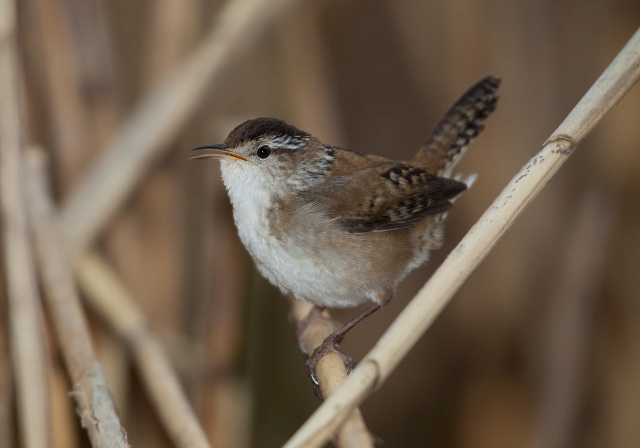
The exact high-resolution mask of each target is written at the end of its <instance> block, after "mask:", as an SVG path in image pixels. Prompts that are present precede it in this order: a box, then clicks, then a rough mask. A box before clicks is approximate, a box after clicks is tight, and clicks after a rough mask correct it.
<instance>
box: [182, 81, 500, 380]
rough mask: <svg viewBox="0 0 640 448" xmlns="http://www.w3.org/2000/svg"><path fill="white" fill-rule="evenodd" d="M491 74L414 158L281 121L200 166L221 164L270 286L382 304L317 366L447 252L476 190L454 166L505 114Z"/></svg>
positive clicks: (218, 148) (340, 301) (316, 300)
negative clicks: (448, 234) (449, 214)
mask: <svg viewBox="0 0 640 448" xmlns="http://www.w3.org/2000/svg"><path fill="white" fill-rule="evenodd" d="M499 84H500V80H499V79H497V78H495V77H492V76H487V77H486V78H484V79H482V80H480V81H479V82H478V83H477V84H475V85H474V86H473V87H471V88H470V89H469V90H468V91H467V92H466V93H465V94H464V95H463V96H462V97H461V98H460V99H459V100H458V101H457V102H456V103H455V104H454V105H453V107H452V108H451V109H450V110H449V111H448V112H447V114H446V115H445V117H444V118H443V119H442V120H441V121H440V123H439V124H438V126H437V127H436V129H435V131H434V133H433V135H432V136H431V138H430V139H429V140H428V141H427V142H426V143H425V144H424V145H423V146H422V147H421V148H420V149H419V150H418V152H417V153H416V155H415V156H414V157H413V159H411V160H409V161H408V162H396V161H393V160H389V159H386V158H384V157H380V156H375V155H369V154H364V153H360V152H355V151H351V150H348V149H343V148H338V147H336V146H332V145H327V144H324V143H322V142H320V140H318V139H317V138H315V137H313V136H312V135H310V134H308V133H307V132H304V131H301V130H300V129H297V128H295V127H294V126H291V125H289V124H287V123H285V122H284V121H281V120H277V119H274V118H256V119H253V120H249V121H246V122H244V123H242V124H240V125H239V126H237V127H236V128H235V129H234V130H233V131H231V133H230V134H229V136H228V137H227V139H226V140H225V142H224V143H223V144H217V145H205V146H200V147H198V148H194V151H198V153H197V154H196V155H194V156H193V157H192V158H194V159H201V158H213V159H218V160H220V162H221V163H220V166H221V170H222V180H223V182H224V185H225V187H226V189H227V192H228V194H229V198H230V200H231V204H232V205H233V217H234V220H235V223H236V226H237V228H238V233H239V235H240V239H241V240H242V242H243V243H244V245H245V247H246V248H247V250H248V251H249V253H250V254H251V256H252V257H253V259H254V261H255V263H256V265H257V267H258V269H259V270H260V272H261V273H262V275H264V276H265V277H266V278H267V279H268V280H269V281H270V282H271V283H273V284H274V285H276V286H277V287H279V288H280V290H282V292H283V293H285V294H287V293H290V294H292V295H293V296H294V297H296V298H297V299H300V300H307V301H309V302H311V303H313V304H314V305H316V306H317V307H337V308H345V307H355V306H358V305H361V304H364V303H371V305H370V306H369V307H368V308H366V309H365V310H364V311H363V312H362V313H361V314H359V315H358V316H357V317H356V318H354V319H353V320H352V321H351V322H349V323H348V324H346V325H345V326H344V327H342V328H340V329H339V330H338V331H336V332H335V333H334V334H332V335H331V336H329V337H328V338H327V339H326V340H325V341H324V343H323V344H322V345H321V346H319V347H318V348H316V349H315V351H314V352H313V353H312V354H311V356H310V357H309V359H308V361H307V368H308V370H309V372H310V374H311V377H312V379H313V380H314V382H315V377H314V372H315V365H316V363H317V362H318V360H319V359H320V358H322V356H324V355H325V354H326V353H327V352H328V351H329V350H332V349H334V350H336V351H337V352H338V353H339V354H341V355H342V356H343V359H345V363H346V364H347V367H348V368H349V369H350V368H352V367H353V365H354V363H353V361H352V360H351V358H349V357H348V356H347V355H346V354H344V353H342V352H341V351H339V349H338V348H337V347H336V344H337V343H338V342H339V341H340V340H341V339H342V337H343V336H344V334H345V333H346V332H347V331H349V330H350V329H351V328H353V327H354V326H355V325H356V324H358V323H359V322H361V321H362V320H364V319H365V318H366V317H367V316H369V315H371V314H372V313H373V312H375V311H376V310H378V309H379V308H381V307H382V306H384V305H386V304H387V303H388V302H389V301H390V300H391V298H392V297H393V295H394V293H395V291H396V286H397V285H398V283H399V282H400V281H401V280H402V279H403V278H404V277H406V276H407V274H409V272H411V271H412V270H413V269H415V268H416V267H418V266H420V265H421V264H423V263H424V262H425V261H427V259H428V258H429V252H430V251H431V250H432V249H436V248H438V247H440V245H441V244H442V240H443V227H444V220H445V217H446V211H447V210H448V209H449V208H451V206H452V200H453V199H454V198H455V197H456V196H458V195H459V194H460V193H461V192H462V191H464V190H465V189H466V188H467V185H466V184H465V183H464V182H462V181H460V180H459V179H458V178H451V177H450V176H451V170H452V168H453V167H454V165H455V164H456V163H457V162H458V160H459V159H460V157H461V156H462V155H463V154H464V152H465V150H466V149H467V146H468V145H469V143H470V142H471V141H472V140H473V139H474V138H475V137H476V136H477V135H478V134H479V133H480V131H482V129H483V128H484V120H485V119H486V118H487V117H488V116H489V114H490V113H491V112H493V110H494V109H495V107H496V102H497V99H498V97H497V95H496V92H497V89H498V86H499Z"/></svg>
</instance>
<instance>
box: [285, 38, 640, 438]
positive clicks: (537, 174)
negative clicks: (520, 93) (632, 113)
mask: <svg viewBox="0 0 640 448" xmlns="http://www.w3.org/2000/svg"><path fill="white" fill-rule="evenodd" d="M638 78H640V30H638V31H636V33H635V34H634V35H633V36H632V38H631V39H630V40H629V42H628V43H627V45H625V47H624V48H623V49H622V50H621V51H620V53H619V54H618V56H616V58H615V59H614V60H613V62H612V63H611V64H610V65H609V67H608V68H607V69H606V70H605V72H604V73H603V74H602V75H601V76H600V78H598V80H597V81H596V82H595V84H594V85H593V86H592V87H591V89H589V91H588V92H587V93H586V94H585V96H584V97H583V98H582V99H581V100H580V102H579V103H578V104H577V105H576V106H575V108H574V109H573V110H572V111H571V113H570V114H569V115H568V116H567V118H566V119H565V120H564V121H563V122H562V124H561V125H560V126H559V127H558V129H556V131H555V132H554V133H553V134H552V135H551V137H549V139H548V140H547V141H546V142H545V144H544V146H543V147H542V149H541V150H540V152H538V154H537V155H536V156H534V157H533V158H532V159H531V160H530V161H529V162H528V163H527V164H526V165H525V166H524V167H523V168H522V169H521V170H520V172H519V173H518V174H516V176H515V177H514V178H513V179H512V180H511V182H510V183H509V184H508V185H507V186H506V187H505V189H504V190H503V191H502V193H500V195H499V196H498V197H497V198H496V200H495V201H494V202H493V204H492V205H491V206H490V207H489V209H488V210H487V211H486V212H485V213H484V214H483V215H482V217H481V218H480V220H479V221H478V222H477V223H476V224H475V225H474V226H473V227H472V228H471V230H469V232H468V233H467V235H466V236H465V237H464V238H463V239H462V241H460V243H459V244H458V246H457V247H456V248H455V249H454V250H453V251H452V252H451V254H450V255H449V256H448V257H447V259H446V260H445V261H444V262H443V263H442V265H441V266H440V267H439V268H438V270H437V271H436V272H435V273H434V274H433V276H432V277H431V278H430V279H429V281H427V283H426V284H425V285H424V286H423V287H422V289H421V290H420V291H419V292H418V294H417V295H416V297H415V298H414V299H413V300H412V301H411V302H410V303H409V305H408V306H407V307H406V308H405V309H404V310H403V311H402V313H401V314H400V315H399V316H398V318H397V319H396V320H395V322H394V323H393V324H392V325H391V326H390V327H389V329H388V330H387V331H386V332H385V334H384V335H383V336H382V337H381V338H380V340H379V341H378V343H377V344H376V345H375V346H374V347H373V349H372V350H371V351H370V352H369V354H367V356H366V357H365V358H364V359H363V360H362V361H361V363H360V365H359V366H358V367H357V368H356V369H355V370H354V371H353V372H352V373H351V376H350V377H349V378H347V380H346V381H345V382H344V383H343V384H342V385H341V386H340V388H339V389H338V390H336V392H335V393H334V394H333V395H331V396H330V397H329V398H328V399H327V400H326V401H325V402H324V403H323V404H322V405H321V406H320V407H319V408H318V409H317V410H316V412H315V413H314V414H313V415H312V416H311V417H310V418H309V419H308V420H307V421H306V422H305V423H304V424H303V425H302V426H301V427H300V429H299V430H298V431H297V432H296V433H295V434H294V435H293V436H292V437H291V439H290V440H289V441H288V442H287V444H286V445H285V446H286V447H314V446H320V445H322V444H323V443H324V442H325V441H326V440H327V438H328V437H329V436H330V435H331V434H332V433H333V432H334V431H335V430H336V428H337V427H338V425H339V424H340V423H341V422H342V420H343V419H344V418H345V417H346V415H348V414H349V412H350V411H351V410H353V409H354V408H355V407H356V406H358V405H359V404H360V403H362V401H364V399H365V398H366V397H367V396H368V395H369V394H370V393H371V392H373V391H374V390H375V389H377V388H378V387H380V385H381V384H382V383H383V382H384V381H385V380H386V379H387V377H388V376H389V375H390V374H391V372H392V371H393V370H394V369H395V367H396V366H397V365H398V363H399V362H400V361H401V360H402V358H404V356H405V355H406V354H407V352H408V351H409V350H410V349H411V348H412V347H413V345H414V344H415V343H416V341H417V340H418V339H419V338H420V337H421V336H422V335H423V334H424V332H425V331H426V330H427V328H429V326H430V325H431V324H432V322H433V321H434V319H435V318H436V317H437V316H438V314H439V313H440V311H442V309H443V308H444V306H445V305H446V304H447V303H449V301H450V300H451V298H452V297H453V294H454V293H455V292H456V291H457V290H458V289H459V288H460V286H462V284H463V283H464V281H465V280H466V279H467V278H468V277H469V276H470V275H471V273H472V272H473V271H474V270H475V268H476V267H477V266H478V265H479V264H480V262H481V261H482V260H483V259H484V258H485V257H486V255H487V254H488V253H489V251H490V250H491V249H492V248H493V247H494V246H495V244H496V243H497V242H498V240H499V239H500V237H501V236H502V235H503V234H504V233H505V232H506V231H507V230H508V229H509V228H510V227H511V225H512V224H513V222H514V221H515V220H516V218H517V217H518V216H519V215H520V213H521V212H522V211H523V210H524V209H525V207H526V206H527V205H528V204H529V203H530V202H531V201H532V200H533V199H534V198H535V197H536V195H537V194H538V193H539V192H540V190H542V188H543V187H544V186H545V185H546V183H547V182H548V181H549V179H550V178H551V177H552V176H553V175H554V174H555V173H556V171H557V170H558V169H559V168H560V166H562V164H563V163H564V162H565V161H566V160H567V156H569V155H570V154H571V153H572V152H573V150H574V149H575V148H576V145H577V144H578V143H579V142H580V141H581V140H582V139H583V138H584V137H585V136H586V135H587V134H588V133H589V132H590V131H591V130H592V129H593V128H594V127H595V126H596V125H597V124H598V123H599V122H600V120H601V119H602V118H603V117H604V115H605V114H606V113H607V112H609V111H610V110H611V109H612V108H613V107H614V106H615V105H616V104H617V103H618V101H620V99H621V98H622V97H623V96H624V95H625V94H626V93H627V92H628V91H629V90H630V89H631V87H633V85H634V84H635V83H636V82H637V80H638Z"/></svg>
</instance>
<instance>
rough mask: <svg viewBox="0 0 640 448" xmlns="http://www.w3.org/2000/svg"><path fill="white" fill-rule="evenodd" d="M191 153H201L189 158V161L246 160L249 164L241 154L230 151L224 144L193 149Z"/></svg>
mask: <svg viewBox="0 0 640 448" xmlns="http://www.w3.org/2000/svg"><path fill="white" fill-rule="evenodd" d="M191 151H200V153H196V154H194V155H193V156H191V157H189V160H194V159H218V160H230V159H236V160H244V161H245V162H247V159H245V158H244V157H242V156H241V155H240V154H238V153H235V152H233V151H231V150H230V149H229V147H228V146H227V145H225V144H224V143H221V144H218V145H203V146H198V147H197V148H193V149H192V150H191Z"/></svg>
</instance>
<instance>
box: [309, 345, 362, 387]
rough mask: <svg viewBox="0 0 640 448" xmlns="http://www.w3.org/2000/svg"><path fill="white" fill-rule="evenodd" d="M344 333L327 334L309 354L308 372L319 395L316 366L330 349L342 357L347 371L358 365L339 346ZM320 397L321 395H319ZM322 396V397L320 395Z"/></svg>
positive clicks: (349, 371)
mask: <svg viewBox="0 0 640 448" xmlns="http://www.w3.org/2000/svg"><path fill="white" fill-rule="evenodd" d="M342 336H343V335H342V334H338V333H333V334H330V335H329V336H327V338H326V339H325V340H324V341H323V342H322V344H320V345H319V346H318V347H316V348H315V350H314V351H313V353H311V355H310V356H309V358H308V359H307V362H306V367H307V374H308V375H309V377H310V378H311V381H313V385H314V390H315V392H316V395H318V386H319V383H318V378H317V377H316V366H317V365H318V361H320V360H321V359H322V358H323V357H324V355H326V354H327V353H329V351H332V350H333V351H334V352H335V353H336V354H337V355H338V356H340V357H341V358H342V362H344V366H345V368H346V370H347V373H351V371H352V370H353V369H355V367H356V362H355V360H354V359H353V358H352V357H351V356H349V355H347V354H346V353H345V352H343V351H342V350H341V349H340V347H338V345H337V344H338V342H340V340H341V339H342ZM318 396H319V397H320V395H318ZM320 398H321V397H320Z"/></svg>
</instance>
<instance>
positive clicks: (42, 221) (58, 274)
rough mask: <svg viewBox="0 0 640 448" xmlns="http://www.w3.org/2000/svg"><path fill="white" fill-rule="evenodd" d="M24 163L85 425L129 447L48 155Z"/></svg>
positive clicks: (49, 288)
mask: <svg viewBox="0 0 640 448" xmlns="http://www.w3.org/2000/svg"><path fill="white" fill-rule="evenodd" d="M25 160H26V162H25V165H26V166H25V174H26V176H25V179H26V191H27V199H28V204H29V208H30V210H29V211H30V218H31V227H32V230H33V234H34V237H35V238H34V240H35V249H36V253H37V255H38V260H39V265H40V272H41V275H42V280H43V285H44V289H45V298H46V299H47V305H48V310H49V314H50V316H51V320H52V322H53V326H54V328H55V331H56V334H57V336H58V340H59V342H60V347H61V349H62V354H63V356H64V360H65V363H66V365H67V370H68V372H69V376H70V377H71V382H72V384H73V392H72V395H73V397H74V398H75V400H76V403H77V405H78V414H79V416H80V420H81V422H82V427H83V428H85V429H86V430H87V433H88V435H89V439H90V440H91V443H92V445H93V446H94V447H104V448H107V447H109V448H111V447H114V448H115V447H123V448H128V447H129V443H128V442H127V434H126V432H125V430H124V428H123V427H122V425H121V423H120V418H119V417H118V412H117V410H116V407H115V405H114V404H113V400H112V398H111V394H110V392H109V389H108V387H107V381H106V379H105V377H104V373H103V372H102V366H101V365H100V363H99V362H98V360H97V358H96V355H95V352H94V350H93V344H92V342H91V334H90V332H89V326H88V325H87V320H86V317H85V316H84V312H83V310H82V307H81V305H80V297H79V296H78V292H77V291H76V288H75V284H74V282H73V275H72V273H71V267H70V266H69V264H68V260H67V259H66V255H65V253H64V250H63V248H62V245H61V244H60V241H59V239H58V235H57V232H56V227H55V224H54V223H55V220H54V205H53V199H52V197H51V191H50V189H49V182H48V180H47V175H46V168H45V155H44V153H43V152H42V151H41V150H36V149H31V150H29V151H28V153H27V157H26V159H25Z"/></svg>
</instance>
